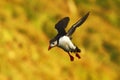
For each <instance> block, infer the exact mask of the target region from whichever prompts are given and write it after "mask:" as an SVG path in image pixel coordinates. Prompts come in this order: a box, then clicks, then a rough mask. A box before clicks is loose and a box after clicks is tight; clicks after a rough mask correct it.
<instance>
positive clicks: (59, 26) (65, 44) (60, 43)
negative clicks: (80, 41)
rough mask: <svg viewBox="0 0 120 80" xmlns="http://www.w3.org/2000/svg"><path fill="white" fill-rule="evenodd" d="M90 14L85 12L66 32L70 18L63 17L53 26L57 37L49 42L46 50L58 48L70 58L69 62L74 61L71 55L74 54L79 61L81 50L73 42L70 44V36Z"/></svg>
mask: <svg viewBox="0 0 120 80" xmlns="http://www.w3.org/2000/svg"><path fill="white" fill-rule="evenodd" d="M89 13H90V12H87V13H86V14H85V15H84V16H83V17H82V18H80V19H79V20H78V21H77V22H76V23H75V24H73V25H72V26H71V28H70V29H69V30H68V31H66V30H65V28H66V27H67V25H68V23H69V21H70V18H69V17H64V18H63V19H61V20H60V21H58V22H57V23H56V24H55V29H56V30H57V32H58V33H57V35H56V36H55V37H54V38H53V39H51V40H50V41H49V47H48V50H50V49H51V48H53V47H59V48H61V49H63V50H64V51H65V52H67V54H68V55H69V57H70V60H71V61H74V57H73V56H72V55H71V53H75V56H76V57H77V58H78V59H80V58H81V57H80V55H79V53H80V52H81V49H79V48H78V47H77V46H76V45H75V44H74V43H73V42H72V37H71V36H72V34H73V33H74V32H75V30H76V28H77V27H79V26H80V25H81V24H83V23H84V22H85V21H86V19H87V18H88V16H89Z"/></svg>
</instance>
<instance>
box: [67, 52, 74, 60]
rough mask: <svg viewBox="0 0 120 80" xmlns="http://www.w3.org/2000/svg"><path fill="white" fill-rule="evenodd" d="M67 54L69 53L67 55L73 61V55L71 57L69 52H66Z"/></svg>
mask: <svg viewBox="0 0 120 80" xmlns="http://www.w3.org/2000/svg"><path fill="white" fill-rule="evenodd" d="M68 55H69V57H70V60H71V61H74V57H73V56H72V55H70V53H69V52H68Z"/></svg>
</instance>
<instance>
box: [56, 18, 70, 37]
mask: <svg viewBox="0 0 120 80" xmlns="http://www.w3.org/2000/svg"><path fill="white" fill-rule="evenodd" d="M69 20H70V19H69V17H65V18H63V19H61V20H60V21H59V22H58V23H57V24H56V25H55V28H56V29H57V31H58V34H59V35H65V34H66V31H65V28H66V27H67V24H68V22H69Z"/></svg>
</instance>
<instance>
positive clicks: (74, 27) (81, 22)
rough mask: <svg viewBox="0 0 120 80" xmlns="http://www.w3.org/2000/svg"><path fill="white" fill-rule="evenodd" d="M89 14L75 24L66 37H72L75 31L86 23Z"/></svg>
mask: <svg viewBox="0 0 120 80" xmlns="http://www.w3.org/2000/svg"><path fill="white" fill-rule="evenodd" d="M89 13H90V12H88V13H87V14H86V15H85V16H83V17H82V18H81V19H80V20H78V21H77V22H76V23H75V24H73V25H72V27H71V28H70V29H69V30H68V32H67V34H66V35H67V36H71V35H72V34H73V32H74V31H75V29H76V28H77V27H79V26H80V25H81V24H83V23H84V22H85V20H86V19H87V17H88V15H89Z"/></svg>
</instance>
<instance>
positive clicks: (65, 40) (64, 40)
mask: <svg viewBox="0 0 120 80" xmlns="http://www.w3.org/2000/svg"><path fill="white" fill-rule="evenodd" d="M58 46H59V47H61V48H63V49H64V50H65V51H71V50H74V49H75V48H76V46H75V45H74V44H73V43H72V41H71V40H70V38H69V37H68V36H63V37H61V38H60V39H59V44H58Z"/></svg>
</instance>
